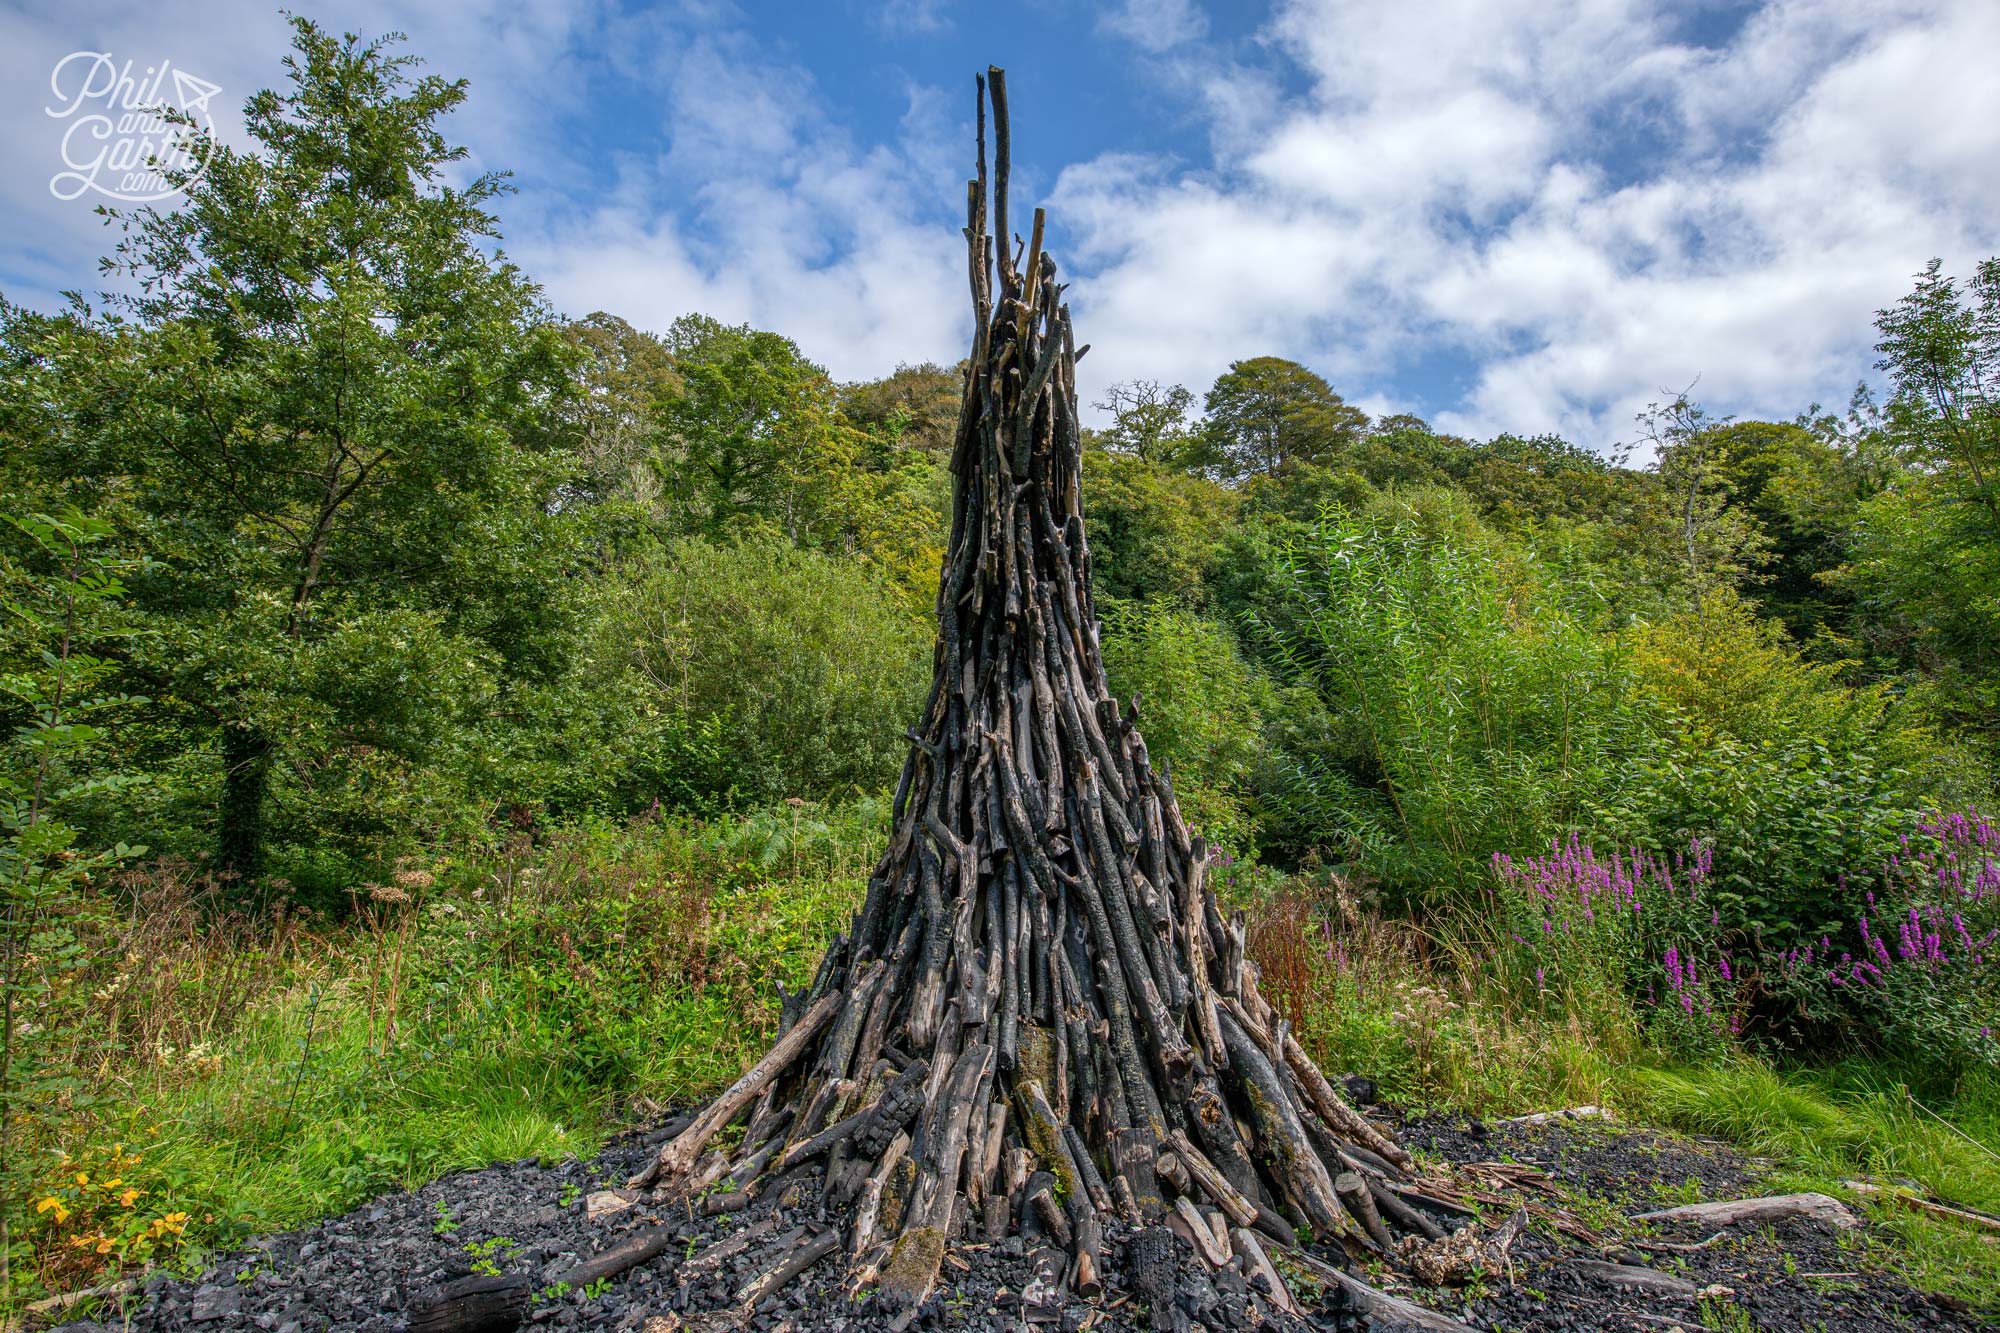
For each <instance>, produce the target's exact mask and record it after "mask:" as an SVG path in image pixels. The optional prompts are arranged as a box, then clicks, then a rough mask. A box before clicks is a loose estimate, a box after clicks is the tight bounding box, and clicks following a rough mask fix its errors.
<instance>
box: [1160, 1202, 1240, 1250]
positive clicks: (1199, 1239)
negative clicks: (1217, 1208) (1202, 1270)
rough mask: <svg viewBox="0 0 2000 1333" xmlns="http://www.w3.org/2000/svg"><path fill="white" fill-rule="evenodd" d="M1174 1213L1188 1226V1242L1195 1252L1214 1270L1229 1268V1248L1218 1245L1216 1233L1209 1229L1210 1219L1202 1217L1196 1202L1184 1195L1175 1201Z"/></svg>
mask: <svg viewBox="0 0 2000 1333" xmlns="http://www.w3.org/2000/svg"><path fill="white" fill-rule="evenodd" d="M1174 1212H1175V1213H1176V1214H1178V1215H1179V1217H1180V1218H1181V1220H1182V1221H1183V1222H1185V1223H1186V1224H1187V1227H1188V1235H1187V1241H1188V1243H1189V1244H1191V1245H1193V1246H1194V1248H1195V1252H1196V1253H1197V1254H1199V1255H1201V1257H1202V1258H1204V1259H1206V1260H1207V1261H1208V1262H1209V1265H1210V1266H1211V1267H1214V1268H1227V1267H1228V1266H1229V1247H1228V1246H1227V1245H1224V1244H1218V1243H1217V1241H1216V1239H1215V1233H1214V1232H1213V1231H1211V1230H1210V1229H1209V1225H1208V1219H1207V1218H1205V1217H1203V1216H1202V1215H1201V1209H1199V1208H1197V1207H1195V1206H1194V1200H1192V1199H1190V1198H1188V1197H1187V1195H1185V1194H1183V1195H1181V1196H1180V1197H1179V1198H1178V1199H1175V1200H1174Z"/></svg>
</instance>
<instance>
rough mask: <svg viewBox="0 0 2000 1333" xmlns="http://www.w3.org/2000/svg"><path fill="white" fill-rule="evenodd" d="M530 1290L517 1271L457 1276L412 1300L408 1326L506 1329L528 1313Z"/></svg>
mask: <svg viewBox="0 0 2000 1333" xmlns="http://www.w3.org/2000/svg"><path fill="white" fill-rule="evenodd" d="M531 1291H532V1287H531V1284H530V1282H529V1279H528V1278H527V1277H525V1276H524V1275H522V1274H519V1273H510V1274H508V1275H506V1276H505V1277H466V1278H460V1279H458V1280H457V1281H456V1282H447V1283H445V1284H444V1285H443V1286H441V1287H436V1288H433V1289H432V1290H430V1291H428V1292H425V1293H424V1294H423V1295H421V1296H419V1297H418V1298H417V1299H416V1301H414V1302H412V1309H411V1311H410V1324H409V1327H410V1329H411V1333H505V1330H507V1329H511V1328H517V1327H519V1326H520V1323H521V1320H522V1319H524V1318H525V1317H526V1316H527V1313H528V1298H529V1295H530V1293H531Z"/></svg>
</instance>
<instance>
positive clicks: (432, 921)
mask: <svg viewBox="0 0 2000 1333" xmlns="http://www.w3.org/2000/svg"><path fill="white" fill-rule="evenodd" d="M880 819H881V811H880V809H879V808H877V807H875V806H873V805H862V806H859V807H856V808H854V809H850V810H839V811H829V810H822V809H819V808H801V807H791V808H784V809H780V810H779V811H776V812H773V813H771V814H769V815H765V816H757V817H752V818H749V819H743V820H736V821H730V822H727V823H720V824H716V825H698V824H644V825H637V826H633V827H629V828H612V827H586V828H581V829H574V830H569V831H566V832H562V833H558V834H553V835H550V836H547V837H545V838H542V839H540V840H539V841H533V842H531V841H529V840H528V839H526V838H516V839H515V840H513V841H512V842H510V843H508V844H506V845H503V846H497V847H493V848H488V849H483V850H481V851H478V852H476V853H472V854H469V855H465V856H462V857H461V858H459V859H457V860H455V861H440V862H439V863H437V864H436V865H435V866H433V867H431V868H429V869H426V870H423V871H422V872H421V873H418V872H414V871H406V872H403V877H402V879H401V880H399V881H398V882H399V883H405V884H407V885H408V886H409V887H410V889H411V892H410V893H409V894H408V895H407V896H408V897H409V899H410V901H397V900H396V895H395V894H394V893H393V892H389V891H388V890H386V889H384V890H383V891H382V893H381V894H380V895H379V896H376V897H369V898H367V899H365V900H364V899H362V898H361V897H360V895H359V894H358V893H357V916H356V918H354V919H351V920H350V921H348V922H346V923H335V922H331V921H326V920H316V919H312V918H310V917H301V916H297V915H294V916H293V917H290V918H284V919H278V920H276V921H264V922H262V923H261V924H259V923H257V922H253V921H249V920H246V919H243V918H240V917H236V916H230V915H228V914H224V915H221V916H217V915H215V914H214V913H213V912H212V911H210V912H208V913H207V914H206V915H205V916H204V915H203V914H202V913H201V912H197V911H196V910H195V909H194V908H193V907H192V906H190V905H189V904H188V903H186V902H183V901H181V900H180V899H178V898H175V897H174V895H175V894H181V895H182V896H183V897H185V895H186V893H187V892H188V891H189V885H190V883H191V881H190V880H189V879H188V877H187V876H185V875H182V876H181V877H180V878H179V879H174V878H173V876H171V875H168V874H166V873H165V872H164V871H157V870H156V871H155V872H153V878H152V879H150V880H147V881H146V882H144V883H137V884H131V885H128V886H127V890H126V892H127V906H128V908H129V910H127V911H125V912H124V913H123V914H122V915H121V914H115V913H113V914H103V915H102V916H101V924H100V927H99V928H100V929H101V930H102V931H103V932H104V933H103V934H102V935H101V937H99V938H95V939H93V940H91V941H90V944H91V948H90V949H89V950H88V951H87V952H88V956H90V957H92V958H95V959H100V960H109V961H104V962H101V963H99V964H97V965H95V966H96V969H97V970H96V971H94V972H89V973H87V974H84V975H82V976H81V977H79V978H77V979H75V983H74V984H72V985H70V986H69V987H68V988H67V989H66V990H65V991H64V992H63V994H64V996H65V997H67V998H66V1000H65V1003H66V1005H67V1006H68V1007H67V1008H66V1009H65V1010H64V1011H63V1012H64V1013H65V1014H66V1015H67V1021H68V1022H69V1024H70V1026H71V1028H73V1029H74V1033H73V1034H72V1039H73V1040H74V1041H75V1043H76V1044H75V1047H74V1052H75V1055H74V1059H75V1062H76V1065H77V1068H78V1072H79V1078H78V1084H79V1086H78V1088H77V1089H76V1090H75V1091H74V1093H73V1094H72V1095H71V1096H70V1097H69V1098H68V1099H67V1100H66V1101H65V1102H64V1103H63V1104H62V1105H61V1106H59V1107H57V1108H56V1112H55V1114H52V1115H49V1116H47V1117H45V1118H43V1119H41V1120H40V1121H38V1122H37V1123H36V1124H35V1125H33V1126H31V1129H32V1130H33V1131H34V1133H33V1134H31V1136H30V1138H29V1144H30V1151H31V1152H32V1153H33V1154H34V1159H33V1164H32V1165H33V1170H34V1171H36V1172H38V1173H39V1174H38V1177H37V1180H36V1190H35V1192H34V1193H33V1194H32V1195H31V1196H30V1198H31V1201H32V1200H34V1199H43V1198H47V1199H55V1200H57V1201H58V1203H59V1204H60V1205H61V1210H62V1211H66V1213H67V1216H66V1217H59V1216H58V1215H57V1214H58V1211H59V1210H57V1209H53V1208H52V1209H48V1210H44V1211H41V1212H32V1211H29V1212H25V1213H24V1214H21V1215H17V1221H16V1233H15V1234H16V1237H17V1253H16V1256H15V1263H14V1266H13V1272H14V1279H15V1281H14V1287H13V1290H12V1291H11V1292H10V1293H9V1294H8V1295H9V1303H16V1304H17V1303H18V1302H20V1301H22V1300H26V1299H33V1298H34V1297H36V1296H39V1295H42V1294H44V1293H46V1292H49V1291H54V1290H63V1289H74V1288H76V1287H80V1286H83V1285H86V1284H88V1283H89V1282H90V1281H92V1280H93V1279H95V1278H96V1277H97V1276H98V1275H100V1274H101V1273H102V1272H103V1271H104V1270H105V1269H106V1268H107V1267H110V1266H112V1265H114V1264H116V1263H118V1262H120V1261H125V1262H136V1261H140V1260H146V1259H151V1260H153V1261H155V1262H165V1263H171V1264H178V1265H183V1266H185V1265H192V1264H198V1263H199V1262H201V1259H202V1256H203V1255H204V1254H205V1253H208V1252H210V1251H212V1250H213V1249H215V1248H218V1247H224V1246H228V1245H232V1244H234V1243H235V1242H237V1241H240V1240H241V1239H243V1238H245V1237H247V1236H248V1235H251V1234H255V1233H258V1232H263V1231H270V1230H277V1229H284V1228H288V1227H292V1226H296V1225H299V1224H302V1223H304V1222H307V1221H309V1220H311V1219H314V1218H318V1217H322V1216H325V1215H328V1214H332V1213H337V1212H340V1211H344V1210H346V1209H348V1208H351V1207H353V1206H355V1205H357V1204H359V1203H361V1202H364V1201H366V1200H367V1199H368V1198H370V1197H373V1196H375V1195H377V1194H379V1193H381V1192H384V1191H388V1190H392V1189H404V1188H415V1187H418V1186H420V1185H422V1184H424V1183H425V1182H427V1181H429V1180H431V1179H434V1178H435V1177H437V1176H439V1175H442V1174H445V1173H448V1172H451V1171H455V1170H460V1169H465V1168H472V1167H478V1166H482V1165H486V1164H488V1163H491V1162H496V1161H509V1160H517V1159H520V1158H526V1157H535V1158H543V1159H549V1158H557V1157H561V1156H564V1155H567V1154H571V1153H576V1154H582V1155H587V1154H589V1153H590V1152H592V1151H593V1150H594V1149H595V1148H596V1146H597V1145H598V1144H599V1142H600V1141H601V1139H602V1136H603V1135H604V1133H605V1132H606V1131H607V1130H608V1129H610V1128H612V1127H614V1126H616V1125H618V1124H621V1123H627V1122H629V1121H630V1120H632V1119H634V1118H637V1117H639V1116H640V1115H642V1114H644V1113H646V1112H647V1111H648V1109H649V1108H650V1107H659V1106H672V1105H677V1104H686V1103H689V1102H692V1101H695V1100H698V1099H699V1098H701V1097H703V1096H705V1095H708V1094H709V1093H711V1092H713V1091H714V1090H715V1089H716V1088H717V1087H719V1086H721V1085H722V1084H723V1083H725V1082H727V1081H728V1080H729V1079H731V1078H733V1077H734V1076H735V1075H736V1074H737V1073H739V1072H740V1071H741V1070H742V1069H743V1068H744V1067H746V1066H747V1064H748V1063H749V1062H750V1061H751V1060H753V1059H754V1058H755V1057H756V1055H757V1054H759V1053H760V1052H761V1051H762V1049H763V1047H764V1045H765V1043H766V1042H767V1040H768V1034H769V1031H770V1028H771V1025H772V1023H773V1021H774V1019H775V986H774V983H775V982H777V981H780V980H782V981H784V982H785V983H786V984H787V985H789V986H792V987H797V986H801V985H803V984H805V983H806V982H807V980H808V979H809V978H810V975H811V972H812V969H813V968H814V966H815V965H816V964H817V962H818V959H819V957H820V954H821V951H822V949H823V948H824V945H825V941H826V940H827V938H828V937H829V936H831V935H832V934H833V933H834V932H835V931H837V930H839V929H841V928H843V927H844V926H845V925H846V924H847V918H848V916H849V914H850V913H851V912H852V911H853V910H854V908H855V907H856V906H857V905H858V902H859V897H860V894H861V891H862V888H863V886H864V883H865V876H866V873H867V869H868V857H869V856H870V855H871V854H872V853H873V851H874V850H875V847H876V845H877V839H878V838H879V830H878V826H879V823H880ZM377 887H378V888H379V887H380V886H377ZM1336 887H1337V886H1336ZM1316 893H1318V894H1319V895H1320V896H1316V897H1314V898H1312V899H1310V900H1309V899H1307V898H1306V897H1305V896H1304V895H1303V894H1302V893H1301V892H1300V891H1299V887H1298V886H1297V885H1294V886H1291V887H1290V888H1289V889H1280V890H1279V891H1276V892H1271V891H1269V886H1266V888H1265V890H1263V891H1260V892H1258V893H1256V894H1255V895H1253V896H1251V897H1247V898H1246V899H1245V901H1244V904H1243V905H1244V906H1246V907H1247V908H1248V909H1249V911H1250V918H1251V950H1252V954H1253V956H1254V957H1255V958H1256V960H1257V962H1258V964H1259V966H1260V967H1261V968H1262V970H1263V974H1264V977H1265V982H1266V986H1267V989H1268V990H1269V992H1270V993H1271V994H1272V996H1273V998H1274V1000H1275V1001H1276V1002H1277V1003H1278V1004H1279V1005H1280V1006H1281V1007H1282V1008H1283V1009H1284V1011H1285V1012H1286V1014H1287V1016H1288V1017H1290V1018H1291V1020H1292V1021H1293V1024H1294V1026H1295V1027H1296V1029H1297V1030H1298V1032H1299V1033H1300V1035H1301V1038H1302V1039H1303V1040H1304V1041H1305V1043H1306V1044H1307V1046H1308V1047H1309V1049H1311V1051H1312V1052H1313V1054H1314V1055H1315V1057H1316V1058H1318V1059H1319V1060H1320V1061H1321V1063H1322V1064H1323V1065H1324V1066H1325V1067H1326V1068H1327V1069H1328V1070H1329V1072H1340V1071H1347V1070H1354V1071H1360V1072H1364V1073H1367V1074H1368V1075H1369V1076H1371V1077H1373V1078H1375V1079H1376V1080H1377V1081H1378V1083H1380V1084H1381V1086H1382V1088H1383V1090H1384V1092H1385V1094H1386V1095H1387V1096H1389V1097H1390V1098H1392V1099H1393V1100H1396V1101H1398V1102H1400V1103H1402V1104H1403V1105H1406V1106H1409V1107H1412V1108H1417V1109H1446V1108H1449V1109H1452V1110H1457V1111H1465V1112H1474V1113H1481V1114H1514V1113H1518V1112H1522V1111H1530V1110H1543V1109H1550V1108H1554V1107H1563V1106H1574V1105H1580V1104H1584V1103H1598V1104H1608V1105H1612V1106H1614V1107H1616V1108H1617V1109H1618V1111H1619V1112H1620V1114H1621V1116H1622V1117H1623V1118H1625V1119H1627V1120H1637V1121H1641V1122H1649V1123H1654V1124H1658V1125H1662V1126H1666V1127H1669V1128H1673V1129H1678V1130H1682V1131H1686V1132H1690V1133H1699V1134H1704V1135H1709V1136H1713V1137H1717V1138H1722V1139H1726V1140H1728V1141H1729V1142H1731V1143H1733V1144H1736V1145H1738V1146H1739V1147H1740V1148H1742V1149H1743V1150H1744V1151H1745V1152H1747V1153H1750V1154H1753V1155H1756V1156H1761V1157H1766V1158H1770V1159H1772V1161H1773V1162H1774V1163H1775V1164H1776V1165H1775V1168H1774V1169H1775V1172H1776V1179H1777V1181H1778V1182H1779V1183H1780V1184H1783V1185H1786V1186H1789V1187H1794V1188H1810V1189H1820V1190H1825V1191H1827V1192H1833V1193H1839V1192H1840V1182H1841V1181H1843V1180H1846V1179H1851V1178H1855V1177H1857V1176H1862V1175H1867V1176H1871V1177H1874V1178H1877V1179H1881V1180H1885V1181H1888V1180H1902V1179H1907V1180H1910V1181H1913V1182H1915V1183H1916V1184H1917V1185H1918V1186H1919V1187H1921V1188H1923V1189H1925V1190H1927V1191H1929V1192H1932V1193H1934V1194H1936V1195H1938V1196H1940V1197H1945V1198H1951V1199H1956V1200H1958V1201H1961V1202H1963V1203H1966V1204H1969V1205H1972V1206H1974V1207H1977V1208H1981V1209H1985V1210H1988V1211H2000V1160H1996V1158H1995V1157H1994V1156H1993V1153H1992V1148H1993V1145H1995V1144H1996V1143H2000V1076H1996V1075H1994V1074H1992V1073H1991V1072H1989V1073H1987V1074H1985V1075H1983V1076H1977V1077H1971V1078H1968V1079H1967V1080H1966V1081H1964V1082H1963V1083H1962V1084H1960V1085H1959V1086H1956V1087H1952V1088H1944V1089H1940V1088H1936V1087H1931V1086H1929V1085H1926V1084H1921V1083H1918V1082H1916V1081H1915V1080H1913V1079H1910V1078H1909V1077H1908V1076H1907V1075H1903V1074H1899V1073H1898V1072H1897V1071H1894V1070H1891V1069H1888V1068H1885V1067H1883V1066H1881V1065H1879V1064H1871V1063H1868V1062H1864V1061H1852V1062H1849V1063H1846V1064H1841V1065H1835V1066H1831V1067H1827V1068H1821V1069H1785V1070H1781V1069H1778V1068H1776V1067H1774V1066H1772V1065H1770V1064H1768V1063H1763V1062H1760V1061H1757V1060H1755V1059H1751V1058H1749V1057H1743V1056H1739V1057H1736V1058H1733V1059H1729V1060H1725V1061H1721V1062H1698V1061H1695V1060H1693V1059H1689V1058H1685V1057H1683V1058H1680V1059H1676V1058H1674V1056H1673V1055H1672V1054H1670V1053H1669V1052H1666V1051H1663V1050H1662V1049H1661V1048H1660V1046H1659V1044H1658V1043H1657V1041H1656V1040H1654V1037H1653V1034H1651V1033H1649V1032H1648V1030H1647V1027H1646V1024H1645V1022H1644V1021H1643V1018H1642V1016H1641V1013H1640V1012H1639V1011H1638V1010H1636V1009H1635V1008H1634V1006H1633V1005H1632V1004H1631V1003H1630V1002H1629V1001H1627V1000H1625V999H1624V997H1622V996H1620V995H1618V994H1616V993H1613V992H1609V991H1605V990H1589V989H1582V990H1578V989H1556V988H1551V989H1542V988H1539V987H1537V988H1534V989H1532V990H1530V991H1529V992H1527V993H1522V991H1521V990H1520V989H1519V988H1508V987H1505V986H1502V985H1500V984H1499V983H1497V982H1495V981H1494V980H1493V979H1492V978H1491V977H1490V976H1488V975H1486V974H1484V973H1482V972H1481V970H1480V969H1479V968H1477V967H1476V966H1468V965H1467V960H1466V959H1465V958H1464V957H1463V956H1462V955H1461V954H1459V953H1457V952H1455V951H1454V950H1453V949H1452V948H1451V947H1450V945H1449V943H1448V941H1445V940H1442V939H1440V938H1439V937H1438V936H1437V935H1435V934H1431V933H1426V932H1423V931H1420V930H1417V929H1415V928H1414V927H1412V926H1410V925H1408V924H1406V923H1398V922H1392V921H1385V920H1382V919H1380V918H1378V917H1375V916H1373V915H1370V914H1368V913H1365V912H1362V911H1359V910H1357V909H1355V908H1354V907H1353V906H1352V905H1351V904H1342V903H1340V902H1338V901H1336V902H1335V904H1334V906H1333V908H1332V909H1331V911H1329V909H1328V907H1327V905H1326V903H1325V901H1324V899H1323V894H1324V886H1321V887H1320V889H1318V890H1316ZM162 923H168V924H166V925H163V924H162ZM91 1034H94V1035H91ZM46 1035H47V1038H48V1039H51V1040H53V1039H54V1038H55V1037H56V1036H59V1035H61V1033H60V1032H57V1031H54V1030H53V1028H52V1031H51V1033H49V1034H46ZM1906 1085H1907V1086H1906ZM1911 1087H1916V1088H1919V1089H1920V1090H1921V1091H1920V1092H1919V1094H1918V1095H1917V1096H1916V1097H1914V1098H1913V1096H1912V1094H1911V1093H1910V1091H1909V1088H1911ZM1947 1122H1948V1123H1947ZM79 1175H81V1176H83V1177H87V1183H85V1182H79V1180H78V1177H79ZM1860 1206H1862V1207H1865V1208H1867V1209H1868V1210H1869V1212H1870V1213H1871V1214H1872V1215H1873V1216H1874V1218H1875V1220H1876V1221H1877V1222H1878V1223H1879V1231H1878V1232H1877V1233H1876V1234H1878V1235H1879V1236H1882V1237H1886V1238H1888V1240H1889V1242H1890V1244H1889V1245H1888V1246H1886V1247H1885V1248H1884V1250H1883V1253H1884V1254H1886V1255H1887V1257H1888V1258H1889V1261H1890V1262H1892V1263H1894V1264H1895V1265H1897V1266H1898V1267H1899V1268H1901V1269H1902V1271H1903V1272H1904V1273H1905V1275H1906V1276H1907V1278H1908V1280H1909V1281H1911V1282H1912V1283H1913V1284H1914V1285H1917V1286H1920V1287H1925V1288H1929V1289H1934V1290H1942V1291H1948V1292H1951V1293H1952V1294H1954V1295H1957V1296H1960V1297H1961V1298H1963V1299H1966V1300H1968V1301H1970V1302H1973V1303H1975V1304H1977V1305H1980V1306H1981V1307H1983V1308H1992V1309H2000V1246H1997V1245H1994V1244H1992V1243H1990V1242H1988V1241H1987V1240H1986V1239H1984V1238H1983V1237H1981V1236H1980V1235H1978V1234H1977V1233H1975V1232H1973V1231H1970V1230H1968V1229H1966V1228H1964V1227H1961V1226H1959V1225H1957V1224H1954V1223H1949V1222H1943V1221H1939V1220H1936V1219H1932V1218H1926V1217H1922V1216H1919V1215H1916V1214H1913V1213H1910V1212H1908V1211H1907V1210H1905V1209H1902V1208H1900V1207H1898V1206H1896V1205H1895V1204H1893V1203H1891V1202H1888V1201H1886V1200H1881V1199H1876V1200H1872V1201H1863V1202H1862V1203H1861V1204H1860ZM175 1219H178V1220H175Z"/></svg>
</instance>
